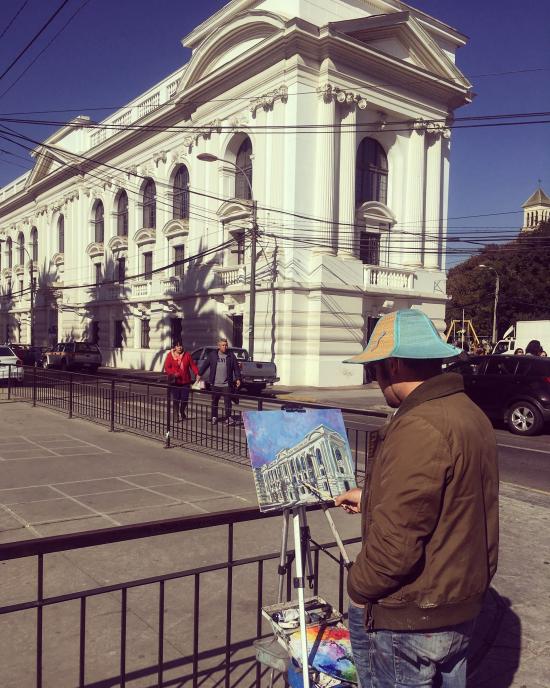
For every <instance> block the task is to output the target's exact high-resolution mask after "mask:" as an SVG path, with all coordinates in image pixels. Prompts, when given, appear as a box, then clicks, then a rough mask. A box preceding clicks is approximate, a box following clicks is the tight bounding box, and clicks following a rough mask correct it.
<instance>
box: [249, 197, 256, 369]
mask: <svg viewBox="0 0 550 688" xmlns="http://www.w3.org/2000/svg"><path fill="white" fill-rule="evenodd" d="M257 213H258V208H257V204H256V201H255V200H254V199H252V223H251V224H252V228H251V229H252V234H251V237H250V296H249V310H248V355H249V356H250V360H253V358H254V320H255V319H256V252H257V249H256V243H257V239H258V224H257Z"/></svg>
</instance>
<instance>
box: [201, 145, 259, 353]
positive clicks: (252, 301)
mask: <svg viewBox="0 0 550 688" xmlns="http://www.w3.org/2000/svg"><path fill="white" fill-rule="evenodd" d="M197 159H198V160H202V161H203V162H217V161H219V162H226V163H228V164H229V165H233V167H234V168H235V169H236V170H239V172H240V173H241V174H242V175H243V177H244V178H245V180H246V183H247V184H248V188H249V190H250V200H251V201H252V236H251V239H250V254H251V255H250V298H249V306H250V307H249V311H248V354H249V356H250V359H251V360H252V359H253V358H254V320H255V316H256V240H257V235H258V227H257V211H258V209H257V206H256V201H255V200H254V194H253V192H252V184H251V183H250V179H249V178H248V176H247V174H246V172H245V171H244V170H243V169H242V167H239V165H237V163H235V162H233V161H232V160H227V159H226V158H219V157H218V156H217V155H212V153H199V154H198V155H197Z"/></svg>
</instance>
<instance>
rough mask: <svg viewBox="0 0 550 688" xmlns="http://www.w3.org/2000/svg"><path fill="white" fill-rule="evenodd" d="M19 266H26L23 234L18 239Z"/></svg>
mask: <svg viewBox="0 0 550 688" xmlns="http://www.w3.org/2000/svg"><path fill="white" fill-rule="evenodd" d="M17 254H18V260H17V263H18V265H25V235H24V234H23V232H21V233H20V234H19V236H18V237H17Z"/></svg>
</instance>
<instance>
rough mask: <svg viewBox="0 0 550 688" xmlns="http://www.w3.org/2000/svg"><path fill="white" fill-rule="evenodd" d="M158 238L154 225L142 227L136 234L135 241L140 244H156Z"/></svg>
mask: <svg viewBox="0 0 550 688" xmlns="http://www.w3.org/2000/svg"><path fill="white" fill-rule="evenodd" d="M156 240H157V235H156V230H155V229H154V228H152V227H142V228H141V229H138V231H137V232H136V233H135V234H134V243H136V244H137V245H138V246H141V245H143V244H154V243H155V241H156Z"/></svg>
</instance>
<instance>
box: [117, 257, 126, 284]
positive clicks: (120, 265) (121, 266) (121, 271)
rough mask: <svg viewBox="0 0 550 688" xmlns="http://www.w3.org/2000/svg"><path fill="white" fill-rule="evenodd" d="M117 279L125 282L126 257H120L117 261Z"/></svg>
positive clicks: (122, 282)
mask: <svg viewBox="0 0 550 688" xmlns="http://www.w3.org/2000/svg"><path fill="white" fill-rule="evenodd" d="M117 273H118V274H117V279H118V281H119V282H120V284H124V280H125V279H126V258H119V259H118V262H117Z"/></svg>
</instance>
